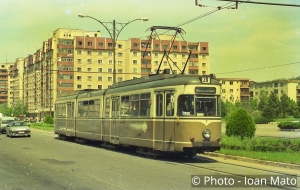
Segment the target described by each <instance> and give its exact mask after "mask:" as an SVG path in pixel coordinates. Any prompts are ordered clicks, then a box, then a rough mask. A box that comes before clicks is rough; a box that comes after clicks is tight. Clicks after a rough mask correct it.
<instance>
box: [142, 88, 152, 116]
mask: <svg viewBox="0 0 300 190" xmlns="http://www.w3.org/2000/svg"><path fill="white" fill-rule="evenodd" d="M140 105H141V108H140V116H150V93H146V94H141V96H140Z"/></svg>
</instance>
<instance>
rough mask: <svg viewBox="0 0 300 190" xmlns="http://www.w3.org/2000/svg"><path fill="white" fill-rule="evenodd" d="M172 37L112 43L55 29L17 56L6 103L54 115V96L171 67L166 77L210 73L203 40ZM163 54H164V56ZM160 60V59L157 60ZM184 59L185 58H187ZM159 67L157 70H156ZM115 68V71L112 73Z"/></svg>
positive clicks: (34, 113) (79, 32)
mask: <svg viewBox="0 0 300 190" xmlns="http://www.w3.org/2000/svg"><path fill="white" fill-rule="evenodd" d="M171 38H172V36H168V35H161V36H159V39H156V38H153V39H152V40H151V41H150V43H149V44H148V42H149V40H148V39H141V38H130V39H128V40H118V41H117V42H116V46H115V52H116V53H115V57H116V59H115V64H114V61H113V54H114V53H113V50H114V49H113V40H112V39H111V38H102V37H101V33H100V32H90V31H84V30H75V29H74V30H73V29H57V30H55V31H54V32H53V36H52V37H51V38H50V39H48V40H47V41H45V42H43V45H42V48H40V49H38V50H37V51H36V52H35V53H34V54H32V55H28V57H26V58H18V59H16V62H15V63H14V66H13V69H12V86H13V88H12V89H13V92H12V97H11V99H12V100H13V102H16V101H17V100H18V99H21V100H22V101H23V102H24V103H25V105H26V106H27V108H28V111H29V116H31V117H39V118H41V117H44V116H45V115H47V114H51V115H53V111H54V102H55V100H56V98H57V97H58V96H61V95H66V94H71V93H74V92H75V93H76V92H78V91H79V90H84V89H105V88H110V87H111V85H112V84H113V77H114V73H115V78H116V82H121V81H125V80H131V79H134V78H140V77H143V76H148V75H149V74H154V73H157V72H161V71H162V70H164V69H170V72H171V73H182V72H183V70H184V73H185V74H195V75H198V74H210V62H209V44H208V42H185V41H181V40H180V39H178V38H176V39H175V41H174V42H173V44H172V45H171V43H170V40H171ZM166 52H169V53H168V56H166ZM162 57H163V59H162ZM188 58H189V59H188ZM158 69H159V70H158ZM114 70H115V72H114Z"/></svg>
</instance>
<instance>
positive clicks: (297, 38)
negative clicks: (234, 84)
mask: <svg viewBox="0 0 300 190" xmlns="http://www.w3.org/2000/svg"><path fill="white" fill-rule="evenodd" d="M251 1H252V2H267V3H283V4H294V5H298V6H300V0H284V1H282V0H251ZM198 4H202V5H204V6H205V7H200V6H196V5H195V0H164V1H162V0H126V1H125V0H111V1H107V0H1V1H0V39H1V43H0V63H6V62H8V63H13V62H15V60H16V59H17V58H25V57H27V56H28V53H34V52H36V50H37V49H39V48H41V47H42V43H43V41H46V40H48V39H49V38H51V37H52V35H53V31H55V30H56V29H58V28H70V29H83V30H86V31H98V30H100V31H101V33H102V37H109V35H108V33H107V31H106V30H105V28H104V27H103V26H102V25H101V24H100V23H98V22H97V21H95V20H93V19H90V18H80V17H78V14H79V13H82V14H85V15H88V16H91V17H94V18H96V19H98V20H100V21H102V22H112V21H113V20H115V21H116V22H120V23H125V22H128V21H131V20H134V19H137V18H143V17H147V18H148V19H149V20H148V21H147V22H143V21H136V22H133V23H130V24H129V25H127V26H126V27H125V28H124V29H123V30H122V32H121V33H120V36H119V38H118V39H119V40H127V39H129V38H146V37H147V36H149V35H150V32H149V31H147V29H149V28H150V27H151V26H176V27H181V28H182V29H183V30H184V31H185V32H186V34H184V35H183V37H184V40H186V41H189V42H208V43H209V54H210V72H211V73H214V74H216V76H217V78H248V79H250V80H252V81H256V82H263V81H269V80H275V79H284V78H285V79H286V78H292V77H297V76H300V7H291V6H274V5H262V4H250V3H240V4H239V5H238V9H220V10H218V9H217V8H216V7H219V6H220V7H224V6H229V5H233V7H235V4H234V3H229V2H226V1H218V0H198ZM212 12H213V13H212ZM209 13H211V14H209Z"/></svg>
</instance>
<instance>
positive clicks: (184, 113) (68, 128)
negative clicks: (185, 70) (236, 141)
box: [54, 72, 221, 157]
mask: <svg viewBox="0 0 300 190" xmlns="http://www.w3.org/2000/svg"><path fill="white" fill-rule="evenodd" d="M220 92H221V85H220V83H219V82H218V81H217V80H216V77H215V75H213V74H210V75H180V74H168V73H167V72H165V73H163V74H157V75H152V76H147V77H143V78H139V79H133V80H129V81H124V82H120V83H118V84H117V85H114V86H112V87H111V88H109V89H105V90H97V91H79V92H78V94H76V95H69V96H65V97H59V98H57V100H56V103H55V112H54V113H55V117H54V133H55V134H57V135H58V136H59V137H69V138H74V139H77V140H91V141H99V142H101V143H102V145H103V146H110V147H121V146H122V147H134V148H136V151H137V152H138V153H141V154H149V155H161V154H174V153H175V154H181V155H184V156H188V157H193V156H195V155H196V154H197V153H203V152H204V151H216V150H219V149H220V145H221V111H220V107H221V99H220Z"/></svg>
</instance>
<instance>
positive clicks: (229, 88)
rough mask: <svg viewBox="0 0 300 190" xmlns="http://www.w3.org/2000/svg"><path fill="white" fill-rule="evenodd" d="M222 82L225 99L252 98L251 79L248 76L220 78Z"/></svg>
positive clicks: (222, 96)
mask: <svg viewBox="0 0 300 190" xmlns="http://www.w3.org/2000/svg"><path fill="white" fill-rule="evenodd" d="M217 80H219V81H220V83H221V84H222V86H221V88H222V92H221V98H222V100H223V101H230V102H233V103H234V102H237V101H238V102H241V101H249V100H250V80H249V79H246V78H218V79H217Z"/></svg>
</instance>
